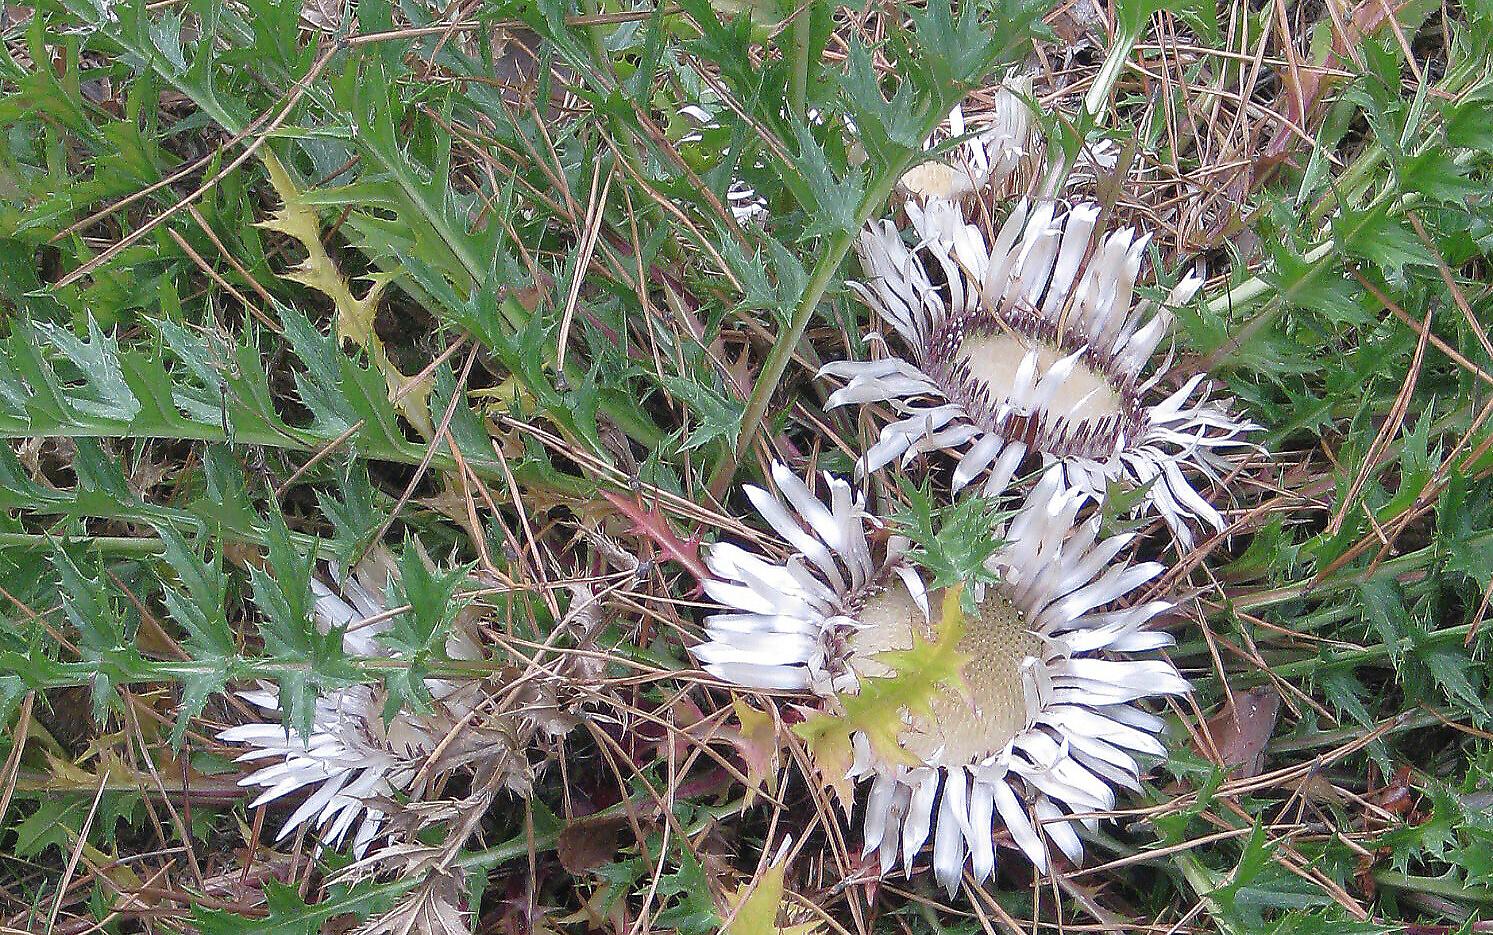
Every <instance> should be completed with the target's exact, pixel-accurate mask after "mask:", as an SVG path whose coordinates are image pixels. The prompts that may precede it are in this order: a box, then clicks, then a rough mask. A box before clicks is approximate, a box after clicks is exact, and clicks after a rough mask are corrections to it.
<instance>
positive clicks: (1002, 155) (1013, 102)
mask: <svg viewBox="0 0 1493 935" xmlns="http://www.w3.org/2000/svg"><path fill="white" fill-rule="evenodd" d="M1031 90H1032V83H1031V79H1030V78H1025V77H1015V76H1013V77H1010V78H1007V79H1006V80H1005V81H1004V82H1002V84H1001V85H1000V87H999V88H998V89H997V91H996V94H995V101H994V106H993V107H992V108H991V109H990V110H989V111H987V112H986V113H984V114H981V115H980V117H979V118H978V122H976V121H975V119H971V120H966V119H965V116H964V108H963V106H962V105H956V106H955V107H954V109H953V110H952V111H950V113H949V117H948V120H947V121H945V122H944V124H943V125H942V126H940V127H939V128H938V129H937V130H935V131H934V133H933V135H932V136H930V137H929V138H928V140H927V141H926V142H925V144H924V146H925V148H927V149H930V150H931V149H935V148H937V147H939V146H941V145H942V144H943V143H945V142H946V141H948V140H953V139H958V138H959V137H963V136H965V135H966V134H969V136H968V138H966V139H964V140H961V141H960V142H958V143H956V144H955V145H954V146H953V147H952V148H951V149H949V150H947V151H946V152H944V153H942V154H940V155H936V156H931V157H930V158H928V159H927V160H925V161H923V162H921V163H919V164H918V165H916V166H913V167H912V168H911V169H909V170H908V171H907V172H905V173H903V175H902V177H901V178H900V179H898V180H897V190H898V191H899V192H901V193H902V194H903V195H904V196H906V197H908V198H909V199H912V200H915V201H929V200H933V199H944V200H951V201H960V200H962V199H965V198H968V197H970V196H972V195H975V194H978V193H979V192H981V191H983V190H986V189H989V188H996V187H999V186H1001V185H1002V184H1004V183H1005V181H1006V180H1007V178H1009V177H1010V176H1011V174H1012V173H1013V172H1015V171H1016V169H1017V167H1018V166H1020V165H1021V162H1022V160H1023V159H1024V158H1026V157H1027V156H1028V155H1029V153H1030V152H1031V151H1032V146H1033V143H1034V140H1035V136H1034V128H1033V120H1032V113H1031V110H1030V109H1029V108H1028V106H1027V103H1026V98H1027V97H1028V96H1030V94H1031Z"/></svg>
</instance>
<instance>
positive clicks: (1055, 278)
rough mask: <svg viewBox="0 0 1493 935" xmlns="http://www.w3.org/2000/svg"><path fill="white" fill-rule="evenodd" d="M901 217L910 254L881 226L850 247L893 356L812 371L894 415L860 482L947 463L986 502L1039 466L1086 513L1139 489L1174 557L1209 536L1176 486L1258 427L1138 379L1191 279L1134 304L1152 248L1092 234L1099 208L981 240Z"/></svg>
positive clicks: (1028, 218) (1197, 378)
mask: <svg viewBox="0 0 1493 935" xmlns="http://www.w3.org/2000/svg"><path fill="white" fill-rule="evenodd" d="M908 214H909V216H910V217H911V219H912V223H913V228H914V236H915V240H914V244H913V246H911V247H909V246H908V245H907V244H906V243H905V242H904V241H903V238H902V234H901V232H899V231H898V230H897V228H896V226H895V225H893V224H892V223H891V222H889V221H883V222H882V223H881V224H879V225H876V226H874V227H872V228H870V229H868V230H867V231H865V232H864V233H863V234H862V236H861V239H860V242H859V245H858V246H859V252H860V256H861V260H862V263H863V264H864V267H865V271H866V279H865V280H864V281H863V282H861V283H856V284H853V288H854V289H855V290H856V291H857V292H858V293H859V294H860V295H861V297H862V298H863V299H864V300H865V302H866V303H867V305H869V306H870V307H871V309H872V310H873V311H874V312H875V313H876V315H877V317H878V318H880V319H881V320H882V321H883V322H885V323H886V324H887V325H890V326H891V328H892V330H893V331H894V332H895V333H896V336H897V338H898V339H900V341H899V345H898V346H895V347H891V348H890V350H891V356H888V357H886V358H884V359H881V360H874V361H840V362H835V363H831V364H828V365H826V366H825V367H824V368H823V369H822V370H821V371H820V373H821V375H824V376H834V377H838V378H840V379H843V380H846V381H847V384H846V385H845V386H844V387H843V388H841V389H840V390H838V391H837V392H835V393H834V395H832V396H831V397H830V400H829V405H830V406H840V405H846V404H849V403H861V404H866V403H890V404H891V406H892V408H893V410H894V411H895V412H896V414H897V416H898V418H897V419H896V420H895V421H894V422H892V423H891V424H889V425H887V426H886V427H885V428H883V429H882V430H881V435H880V438H879V439H878V441H877V442H876V444H875V445H874V446H873V447H872V448H871V449H870V450H869V451H867V452H866V454H865V457H864V459H863V462H862V468H863V469H864V470H877V469H879V468H881V467H882V466H883V465H886V464H887V463H889V462H891V461H893V460H894V459H898V458H900V459H902V461H903V462H904V463H905V462H908V461H911V460H912V459H914V458H917V457H918V456H919V455H922V454H924V453H927V452H931V451H940V450H943V451H948V452H951V453H953V454H955V455H957V457H958V458H959V463H958V465H957V467H956V468H955V470H954V475H953V487H954V489H955V490H958V489H960V488H963V487H965V486H966V485H969V484H974V483H977V484H978V486H979V488H980V489H981V490H982V491H983V492H984V493H985V494H987V495H992V496H993V495H996V494H999V493H1000V492H1001V491H1003V490H1005V489H1006V487H1007V486H1008V485H1009V484H1010V482H1011V480H1012V479H1013V478H1014V477H1015V476H1016V475H1017V472H1018V471H1019V470H1020V469H1021V468H1022V466H1023V465H1025V464H1030V463H1034V462H1035V463H1037V464H1039V465H1040V466H1043V467H1050V468H1052V469H1053V470H1054V471H1055V472H1056V476H1057V477H1058V478H1059V479H1060V480H1061V482H1062V484H1063V486H1065V487H1067V488H1070V489H1073V490H1076V491H1078V492H1079V493H1081V494H1084V495H1086V496H1089V497H1092V498H1095V499H1098V498H1100V497H1102V496H1103V495H1104V493H1105V490H1106V486H1107V484H1108V483H1109V482H1110V481H1112V480H1120V481H1124V482H1127V483H1130V484H1132V485H1134V486H1137V487H1144V488H1145V493H1144V500H1143V504H1144V505H1145V506H1148V507H1150V508H1152V509H1154V510H1155V511H1156V512H1157V513H1159V514H1160V515H1161V516H1162V518H1164V519H1165V520H1166V522H1167V523H1168V524H1169V525H1170V526H1171V528H1172V530H1173V532H1174V534H1175V535H1176V537H1177V540H1178V542H1179V543H1180V544H1181V545H1182V546H1183V547H1184V548H1186V547H1189V546H1190V545H1191V543H1192V539H1193V532H1192V530H1193V528H1194V527H1198V526H1206V527H1211V528H1213V529H1222V528H1223V526H1224V521H1223V517H1222V516H1221V515H1220V514H1219V512H1218V511H1217V510H1216V509H1214V507H1213V506H1212V505H1211V504H1209V503H1208V502H1207V500H1205V499H1204V498H1203V497H1202V496H1201V495H1200V494H1199V493H1198V492H1197V490H1196V489H1194V487H1193V486H1192V482H1191V481H1189V480H1188V478H1187V474H1188V473H1189V472H1194V473H1199V474H1202V475H1203V476H1205V477H1209V478H1213V479H1216V478H1217V477H1218V476H1219V474H1220V472H1221V471H1223V470H1224V469H1226V468H1227V467H1228V464H1229V462H1228V460H1227V458H1226V457H1225V453H1226V452H1228V451H1229V450H1230V449H1238V448H1242V447H1249V444H1248V442H1247V441H1246V440H1245V439H1244V437H1243V436H1244V434H1245V433H1246V432H1248V431H1249V430H1251V429H1252V428H1254V426H1253V425H1252V424H1251V423H1250V422H1249V421H1247V420H1245V419H1242V418H1239V417H1237V416H1234V415H1232V414H1231V413H1230V412H1229V410H1228V408H1227V406H1226V404H1225V403H1224V402H1219V401H1210V400H1209V398H1208V394H1207V386H1206V383H1205V375H1203V374H1196V375H1193V376H1191V377H1189V378H1188V379H1186V380H1185V381H1182V383H1181V386H1180V387H1179V388H1177V389H1176V390H1175V391H1173V392H1171V393H1169V394H1166V395H1164V396H1162V395H1161V394H1160V393H1158V392H1157V388H1158V387H1159V386H1160V385H1161V384H1162V382H1163V380H1164V379H1165V378H1166V377H1167V376H1168V373H1167V368H1166V367H1165V366H1162V367H1159V368H1157V369H1155V370H1154V371H1152V372H1151V373H1150V375H1149V376H1147V367H1148V364H1149V362H1150V360H1151V358H1152V356H1153V354H1154V352H1155V350H1156V348H1157V346H1158V345H1159V344H1160V343H1161V341H1162V340H1163V339H1164V338H1165V337H1166V336H1167V335H1168V333H1169V331H1170V328H1171V324H1172V313H1171V312H1170V310H1169V309H1168V308H1167V306H1168V305H1177V304H1181V303H1184V302H1186V301H1188V300H1189V299H1190V298H1191V297H1192V296H1193V294H1194V293H1196V291H1197V289H1198V287H1199V286H1200V285H1201V284H1202V277H1201V276H1199V275H1197V274H1196V273H1189V274H1188V275H1186V276H1184V277H1183V279H1182V281H1181V282H1180V283H1178V284H1177V286H1176V288H1174V289H1173V290H1172V291H1171V294H1170V296H1168V298H1167V300H1166V302H1165V303H1164V304H1163V305H1162V306H1160V307H1156V306H1154V305H1153V303H1152V302H1151V301H1149V300H1141V301H1138V302H1137V301H1135V285H1136V279H1137V276H1138V275H1139V272H1140V269H1141V263H1142V260H1143V258H1144V256H1145V250H1146V246H1147V243H1148V238H1147V237H1145V236H1137V234H1136V232H1135V231H1133V230H1129V229H1124V230H1119V231H1116V232H1114V233H1111V234H1109V235H1107V236H1104V235H1101V233H1100V231H1099V230H1098V227H1097V222H1098V219H1099V215H1100V209H1099V207H1098V206H1097V205H1092V204H1080V205H1077V206H1075V207H1073V208H1071V209H1069V210H1066V211H1064V210H1061V209H1059V207H1058V206H1057V205H1056V204H1054V203H1053V202H1050V201H1049V202H1036V203H1031V202H1026V201H1023V202H1021V203H1020V204H1018V205H1017V207H1016V209H1015V210H1014V211H1013V212H1012V213H1011V215H1010V217H1009V218H1008V219H1007V220H1006V221H1005V223H1004V224H1003V225H1002V226H1001V228H1000V229H999V231H998V232H997V233H996V235H995V236H994V238H993V239H991V240H990V241H989V242H987V240H986V238H985V237H984V236H983V235H982V234H981V232H980V231H979V229H978V228H977V227H975V226H974V225H972V224H968V223H965V221H964V219H963V217H962V216H961V215H960V212H959V210H958V209H957V208H956V207H955V206H954V205H952V204H950V203H949V202H943V201H939V202H931V203H929V204H928V205H927V206H926V207H923V208H919V207H918V206H916V205H909V208H908ZM1158 396H1159V397H1160V398H1157V397H1158Z"/></svg>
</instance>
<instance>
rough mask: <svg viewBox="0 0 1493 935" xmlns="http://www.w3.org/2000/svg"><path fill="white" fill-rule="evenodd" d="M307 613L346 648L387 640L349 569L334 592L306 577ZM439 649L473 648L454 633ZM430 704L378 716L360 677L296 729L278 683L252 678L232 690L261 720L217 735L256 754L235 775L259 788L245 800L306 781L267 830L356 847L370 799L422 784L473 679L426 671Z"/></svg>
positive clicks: (377, 606)
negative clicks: (251, 683) (426, 710)
mask: <svg viewBox="0 0 1493 935" xmlns="http://www.w3.org/2000/svg"><path fill="white" fill-rule="evenodd" d="M311 588H312V592H313V596H314V598H315V605H314V613H315V616H316V623H317V626H318V627H320V628H321V630H322V632H324V633H325V632H330V631H331V630H332V629H333V628H334V627H346V628H347V629H346V633H345V635H344V636H343V649H344V650H345V651H346V652H347V653H348V655H350V656H363V657H369V656H384V655H387V654H388V653H387V649H386V648H385V647H384V646H383V644H381V643H380V642H379V641H378V640H377V639H375V637H376V635H377V634H378V633H380V632H382V631H383V630H385V629H387V628H388V626H389V623H388V619H387V616H388V614H387V608H386V607H385V605H384V602H383V601H382V600H380V599H379V598H378V597H376V596H375V595H374V593H373V592H372V591H371V590H370V589H369V588H367V587H365V586H364V585H363V584H362V583H360V582H359V581H358V580H357V579H356V578H349V579H348V580H347V581H346V582H345V583H344V585H343V590H342V593H341V594H339V593H338V592H337V591H335V590H333V588H332V587H331V586H330V585H328V584H326V583H325V582H323V581H320V580H316V579H313V580H312V582H311ZM447 652H448V653H449V654H451V655H452V656H453V657H454V658H476V656H477V651H476V647H475V646H473V645H472V644H471V643H470V642H469V641H467V640H466V639H465V638H463V637H459V636H457V637H453V638H452V640H451V641H450V643H449V644H448V646H447ZM426 686H427V688H428V689H429V691H430V695H431V698H432V700H433V701H434V702H435V705H436V713H435V714H433V715H431V716H429V717H422V716H419V715H415V714H410V713H407V712H400V713H398V714H396V715H395V716H394V717H393V718H391V719H390V720H389V721H388V722H387V723H385V721H384V719H383V717H382V713H381V709H382V707H383V698H382V697H381V695H380V693H378V692H377V691H375V690H374V689H373V688H372V687H370V686H367V685H353V686H349V687H347V688H344V689H341V690H339V691H336V692H332V693H329V694H327V695H324V696H322V697H319V698H317V699H316V708H315V711H314V713H313V715H312V724H311V733H310V734H309V735H304V736H303V735H302V734H301V733H300V732H299V731H297V730H294V729H287V728H286V727H285V725H284V719H285V715H284V711H283V709H282V708H281V706H280V697H279V692H278V691H277V690H276V688H275V687H274V686H273V685H261V686H260V687H259V688H258V689H256V690H252V691H245V692H240V693H239V695H240V697H241V698H243V699H244V700H245V701H247V702H249V703H250V704H252V705H254V706H255V707H257V708H259V709H260V710H261V711H262V712H263V713H264V715H265V720H264V721H262V722H257V723H251V724H241V725H238V726H236V727H230V728H228V729H226V730H224V731H222V732H220V733H219V734H218V739H219V740H222V741H224V742H225V743H231V744H240V745H245V746H248V747H250V748H251V749H249V750H248V751H247V752H245V753H243V754H241V755H240V756H239V757H238V760H237V761H238V762H241V763H256V764H257V763H262V762H265V761H269V762H268V765H264V766H261V767H260V768H258V769H256V770H255V771H254V772H252V773H249V774H248V775H247V776H244V777H243V778H242V779H240V780H239V785H241V786H254V787H258V788H260V789H262V790H263V791H262V792H260V793H259V795H258V796H257V797H256V798H255V799H254V800H253V801H252V802H251V803H250V805H249V807H251V808H257V807H258V806H261V805H265V804H268V803H270V802H274V801H276V800H278V799H280V798H282V797H285V796H288V795H292V794H294V793H298V792H304V791H309V793H310V794H309V795H307V797H306V799H305V800H304V801H303V802H301V804H300V805H299V806H298V807H297V808H296V809H295V810H294V811H293V812H291V814H290V816H289V817H288V818H287V819H286V820H285V823H284V824H283V825H282V826H281V828H280V830H279V832H278V834H277V835H276V836H275V840H277V841H278V840H282V839H284V838H286V837H288V836H289V835H290V834H291V833H292V832H294V831H295V830H296V829H297V828H300V827H302V826H307V827H310V828H313V829H315V830H316V831H318V832H319V834H320V838H321V842H322V844H323V845H324V846H328V847H338V846H340V845H341V844H342V842H343V841H344V839H346V838H347V836H348V834H349V833H350V832H353V830H354V829H355V828H356V832H355V833H353V836H352V849H353V852H354V853H355V854H357V855H359V856H362V854H363V853H364V852H365V851H366V850H367V848H368V846H369V844H371V843H372V842H373V841H374V840H375V839H376V838H377V837H378V835H379V831H380V829H381V828H382V826H383V824H384V820H385V818H386V817H387V816H386V815H385V814H384V813H383V811H382V810H381V807H380V805H379V804H378V803H380V802H383V801H387V800H389V799H391V798H392V797H393V796H394V795H395V793H406V794H408V795H410V796H412V797H415V798H418V797H420V796H421V795H423V794H424V792H425V786H426V785H427V783H428V779H429V774H428V771H426V775H424V776H422V770H424V768H425V766H426V762H427V759H428V757H429V756H430V755H431V753H432V752H434V751H435V749H436V748H437V746H438V745H439V744H440V742H441V741H442V740H443V739H444V737H445V735H446V732H447V731H448V730H449V729H450V728H451V727H452V725H454V724H455V723H456V722H457V721H459V720H461V719H462V718H463V717H464V716H465V715H466V714H467V713H469V712H470V711H471V710H472V707H473V705H475V703H476V698H477V693H476V688H475V686H474V685H471V684H462V683H457V682H451V681H446V680H441V679H430V680H428V681H427V682H426Z"/></svg>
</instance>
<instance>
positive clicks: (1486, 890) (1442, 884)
mask: <svg viewBox="0 0 1493 935" xmlns="http://www.w3.org/2000/svg"><path fill="white" fill-rule="evenodd" d="M1374 882H1376V883H1378V884H1379V885H1380V886H1387V887H1389V888H1391V889H1396V890H1409V891H1411V892H1415V893H1430V894H1431V895H1432V896H1443V897H1445V898H1447V899H1454V900H1459V901H1462V902H1479V903H1493V887H1487V886H1479V885H1478V884H1476V883H1458V882H1456V881H1455V880H1446V879H1442V878H1441V877H1415V876H1411V875H1409V874H1407V873H1400V872H1398V871H1395V870H1388V869H1384V870H1375V871H1374Z"/></svg>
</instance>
